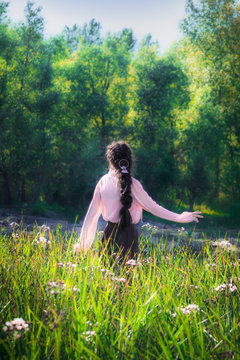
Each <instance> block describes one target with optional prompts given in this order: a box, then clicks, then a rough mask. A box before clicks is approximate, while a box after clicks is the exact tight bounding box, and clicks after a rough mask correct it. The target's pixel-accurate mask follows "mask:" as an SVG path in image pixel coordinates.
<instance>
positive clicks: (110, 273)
mask: <svg viewBox="0 0 240 360" xmlns="http://www.w3.org/2000/svg"><path fill="white" fill-rule="evenodd" d="M100 271H101V273H103V274H105V276H110V277H111V280H112V281H113V282H118V283H125V282H126V279H124V278H123V277H122V278H118V277H116V276H115V275H114V273H112V272H110V271H109V270H107V269H100Z"/></svg>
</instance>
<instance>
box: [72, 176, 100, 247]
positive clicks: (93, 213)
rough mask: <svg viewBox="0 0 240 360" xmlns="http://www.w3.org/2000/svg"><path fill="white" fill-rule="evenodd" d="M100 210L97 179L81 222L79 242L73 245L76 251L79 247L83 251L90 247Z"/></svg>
mask: <svg viewBox="0 0 240 360" xmlns="http://www.w3.org/2000/svg"><path fill="white" fill-rule="evenodd" d="M101 211H102V206H101V194H100V181H99V182H98V184H97V185H96V188H95V190H94V194H93V198H92V201H91V203H90V205H89V208H88V211H87V214H86V216H85V219H84V222H83V226H82V230H81V234H80V238H79V243H78V244H76V246H75V250H76V251H78V250H79V247H80V248H81V249H82V250H83V251H85V250H86V249H88V248H90V247H91V245H92V243H93V240H94V237H95V234H96V229H97V223H98V219H99V216H100V215H101Z"/></svg>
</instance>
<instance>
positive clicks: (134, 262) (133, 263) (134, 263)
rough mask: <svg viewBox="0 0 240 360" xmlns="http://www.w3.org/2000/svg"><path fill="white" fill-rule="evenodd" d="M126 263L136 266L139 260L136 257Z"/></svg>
mask: <svg viewBox="0 0 240 360" xmlns="http://www.w3.org/2000/svg"><path fill="white" fill-rule="evenodd" d="M126 265H130V266H136V265H137V261H136V260H134V259H130V260H128V261H127V262H126Z"/></svg>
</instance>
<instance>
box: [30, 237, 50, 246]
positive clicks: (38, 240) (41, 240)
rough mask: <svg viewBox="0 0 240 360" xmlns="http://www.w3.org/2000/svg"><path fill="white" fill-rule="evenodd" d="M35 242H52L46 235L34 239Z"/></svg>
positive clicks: (45, 243)
mask: <svg viewBox="0 0 240 360" xmlns="http://www.w3.org/2000/svg"><path fill="white" fill-rule="evenodd" d="M34 242H35V244H42V245H49V244H51V241H50V240H47V239H46V238H45V237H44V236H38V237H36V238H35V239H34Z"/></svg>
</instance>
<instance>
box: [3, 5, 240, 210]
mask: <svg viewBox="0 0 240 360" xmlns="http://www.w3.org/2000/svg"><path fill="white" fill-rule="evenodd" d="M213 4H214V6H213ZM186 9H187V15H186V17H185V19H184V20H183V22H182V26H181V27H182V30H183V31H184V35H185V38H184V39H183V40H182V41H180V42H178V43H176V44H175V45H174V46H173V47H172V48H171V49H170V51H169V52H168V53H167V54H164V56H160V55H159V45H158V43H157V42H153V41H152V37H151V34H148V35H147V36H146V37H145V38H144V39H143V40H142V41H141V42H140V43H139V44H138V43H137V42H136V39H135V37H134V34H133V31H132V30H131V29H127V28H125V29H123V30H122V31H119V32H118V33H115V34H111V33H108V34H107V35H105V36H104V37H103V36H102V34H101V24H100V23H99V22H97V21H96V20H95V19H92V20H91V21H90V22H89V23H88V24H84V25H83V26H79V25H74V26H73V27H72V28H69V27H67V26H66V27H65V28H64V30H63V32H62V33H61V34H59V35H56V36H54V37H51V38H49V39H45V37H44V19H43V17H42V15H41V8H39V7H36V6H35V5H34V4H33V3H32V2H30V1H28V2H27V5H26V8H25V20H24V22H21V23H19V24H17V25H15V26H10V20H9V19H8V18H7V3H6V2H1V3H0V203H1V204H4V205H11V204H13V203H16V202H26V201H27V202H28V203H30V204H34V203H35V202H36V201H38V200H39V198H40V197H43V199H44V201H46V202H47V203H48V204H51V203H58V204H59V205H60V206H65V207H67V208H69V209H74V210H73V211H81V212H82V213H83V212H84V209H85V208H86V206H87V205H88V203H89V200H90V199H91V197H92V191H93V189H94V186H95V184H96V182H97V180H98V178H99V176H101V175H102V174H104V172H105V171H106V170H107V166H106V163H105V160H104V153H105V148H106V145H107V144H108V143H109V142H110V141H112V140H117V139H124V140H126V141H128V142H129V143H130V145H131V146H132V148H133V150H134V155H135V160H136V163H135V174H134V175H135V177H137V178H139V179H140V180H141V181H142V182H143V184H144V186H145V188H146V189H147V190H148V191H149V192H150V194H151V195H152V197H153V198H155V199H156V200H158V201H159V202H160V203H164V204H165V206H166V207H168V206H171V207H173V208H175V206H176V202H178V201H179V200H178V199H181V200H182V201H183V202H184V203H185V204H188V206H189V207H190V208H193V207H194V204H195V203H197V204H199V205H200V203H207V204H209V203H211V202H212V203H214V202H215V201H219V202H221V201H222V204H224V206H225V203H228V208H229V209H230V207H231V204H232V203H233V202H234V203H236V204H238V202H239V201H240V185H239V184H240V165H239V164H240V162H239V151H240V141H239V131H240V129H239V124H240V121H239V114H240V111H239V110H240V98H239V94H240V92H239V83H240V82H239V74H240V58H239V39H238V34H239V30H240V28H239V26H240V25H239V24H240V21H239V19H240V7H239V4H238V3H237V2H236V1H233V0H218V1H214V2H212V1H203V0H201V1H198V2H195V1H193V0H188V1H187V4H186ZM229 211H230V210H229Z"/></svg>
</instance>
